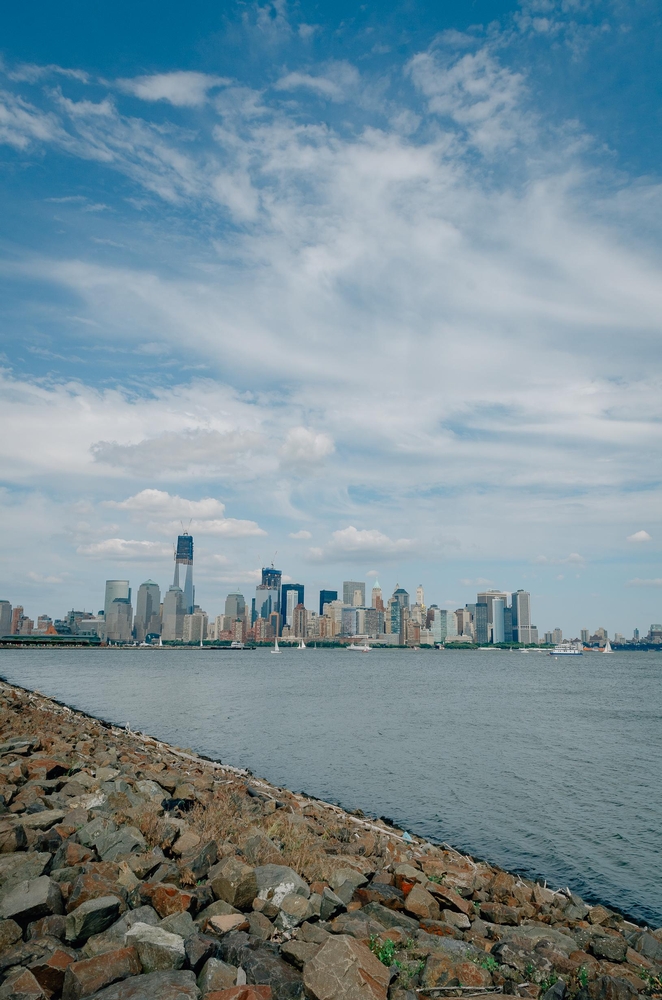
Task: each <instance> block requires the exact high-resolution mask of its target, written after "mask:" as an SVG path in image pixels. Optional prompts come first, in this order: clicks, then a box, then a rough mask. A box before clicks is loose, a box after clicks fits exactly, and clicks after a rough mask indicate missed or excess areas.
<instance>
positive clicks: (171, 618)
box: [161, 586, 186, 642]
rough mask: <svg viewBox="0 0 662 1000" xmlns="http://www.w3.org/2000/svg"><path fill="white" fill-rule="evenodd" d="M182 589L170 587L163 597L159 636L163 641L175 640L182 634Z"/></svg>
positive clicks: (183, 606)
mask: <svg viewBox="0 0 662 1000" xmlns="http://www.w3.org/2000/svg"><path fill="white" fill-rule="evenodd" d="M185 614H186V607H185V605H184V591H183V590H182V589H181V587H174V586H173V587H170V588H169V590H168V591H166V593H165V595H164V597H163V614H162V624H161V638H162V639H163V641H164V642H175V641H176V640H177V639H181V638H182V637H183V635H184V615H185Z"/></svg>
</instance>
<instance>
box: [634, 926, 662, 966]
mask: <svg viewBox="0 0 662 1000" xmlns="http://www.w3.org/2000/svg"><path fill="white" fill-rule="evenodd" d="M656 935H657V931H656V932H655V934H651V933H650V932H649V931H642V932H641V934H638V935H637V936H636V938H635V939H634V942H633V945H632V947H633V948H634V950H635V951H638V952H639V954H640V955H643V956H644V958H647V959H649V961H651V962H656V963H657V964H658V965H662V941H660V940H659V939H658V938H657V936H656Z"/></svg>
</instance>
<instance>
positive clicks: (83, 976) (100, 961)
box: [62, 948, 142, 1000]
mask: <svg viewBox="0 0 662 1000" xmlns="http://www.w3.org/2000/svg"><path fill="white" fill-rule="evenodd" d="M141 972H142V968H141V965H140V959H139V957H138V952H137V951H136V949H135V948H118V949H117V950H116V951H107V952H105V953H104V954H103V955H97V956H96V957H95V958H88V959H84V960H83V961H82V962H74V963H73V964H72V965H70V966H69V967H68V969H67V971H66V973H65V976H64V985H63V989H62V1000H81V998H82V997H88V996H91V995H92V994H93V993H97V991H98V990H102V989H103V988H104V987H105V986H110V985H111V983H116V982H119V981H121V980H123V979H127V978H128V977H129V976H137V975H139V974H140V973H141Z"/></svg>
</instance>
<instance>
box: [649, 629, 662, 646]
mask: <svg viewBox="0 0 662 1000" xmlns="http://www.w3.org/2000/svg"><path fill="white" fill-rule="evenodd" d="M646 638H647V639H648V641H649V642H662V625H651V627H650V628H649V630H648V635H647V636H646Z"/></svg>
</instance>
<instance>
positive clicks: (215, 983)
mask: <svg viewBox="0 0 662 1000" xmlns="http://www.w3.org/2000/svg"><path fill="white" fill-rule="evenodd" d="M236 982H237V969H236V967H235V966H234V965H228V964H227V962H223V961H221V959H220V958H210V959H208V960H207V962H205V965H204V966H203V969H202V972H201V973H200V975H199V976H198V986H199V987H200V990H201V991H202V994H203V996H204V994H205V993H211V992H212V991H213V990H229V989H231V988H232V987H233V986H234V985H235V984H236Z"/></svg>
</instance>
